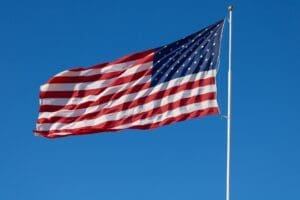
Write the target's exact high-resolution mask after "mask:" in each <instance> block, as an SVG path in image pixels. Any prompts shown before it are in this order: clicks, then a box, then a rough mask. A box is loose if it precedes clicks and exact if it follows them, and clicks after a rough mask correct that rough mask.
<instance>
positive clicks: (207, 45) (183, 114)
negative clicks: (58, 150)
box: [34, 20, 224, 138]
mask: <svg viewBox="0 0 300 200" xmlns="http://www.w3.org/2000/svg"><path fill="white" fill-rule="evenodd" d="M223 24H224V20H221V21H219V22H217V23H215V24H213V25H210V26H208V27H207V28H205V29H203V30H201V31H198V32H196V33H193V34H191V35H189V36H187V37H185V38H183V39H180V40H178V41H175V42H173V43H170V44H167V45H165V46H162V47H158V48H154V49H151V50H147V51H143V52H139V53H134V54H131V55H128V56H125V57H122V58H120V59H118V60H115V61H112V62H108V63H102V64H98V65H95V66H92V67H90V68H76V69H70V70H66V71H63V72H61V73H59V74H57V75H55V76H54V77H52V78H51V79H50V80H49V81H48V82H47V83H46V84H44V85H42V86H41V88H40V109H39V116H38V120H37V124H36V130H34V132H35V133H36V134H38V135H41V136H45V137H48V138H55V137H63V136H69V135H81V134H89V133H97V132H108V131H118V130H123V129H152V128H156V127H160V126H163V125H166V124H171V123H175V122H179V121H183V120H186V119H191V118H195V117H200V116H205V115H211V114H218V112H219V109H218V104H217V99H216V80H215V78H216V72H217V67H218V64H219V52H220V43H221V35H222V30H223Z"/></svg>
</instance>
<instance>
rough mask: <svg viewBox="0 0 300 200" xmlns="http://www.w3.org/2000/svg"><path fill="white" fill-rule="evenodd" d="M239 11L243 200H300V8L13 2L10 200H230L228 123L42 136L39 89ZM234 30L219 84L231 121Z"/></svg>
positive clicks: (5, 147) (4, 20)
mask: <svg viewBox="0 0 300 200" xmlns="http://www.w3.org/2000/svg"><path fill="white" fill-rule="evenodd" d="M230 3H233V5H234V6H235V10H234V31H233V32H234V36H233V39H234V41H233V42H234V43H233V76H234V77H233V130H232V131H233V133H232V137H233V138H232V151H233V152H232V200H239V199H243V200H253V199H255V200H266V199H272V200H282V199H300V191H299V189H300V156H299V155H300V123H299V122H300V120H299V119H300V118H299V111H300V106H299V102H300V94H299V86H300V84H299V83H300V82H299V72H300V59H299V57H300V48H299V44H300V37H299V35H300V25H299V19H300V12H299V10H300V3H299V2H297V1H292V0H287V1H279V0H272V1H271V0H268V1H267V0H262V1H259V0H253V1H231V2H229V1H217V0H212V1H200V0H194V1H192V0H185V1H177V0H172V1H162V0H152V1H121V0H119V1H117V0H110V1H96V0H94V1H92V0H91V1H78V0H68V1H67V0H52V1H32V0H27V1H21V0H19V1H15V0H10V1H5V2H4V1H3V2H1V7H0V25H1V29H0V30H1V31H0V66H1V79H0V84H1V86H2V87H1V90H2V91H1V100H0V101H1V105H2V108H1V113H2V114H1V115H0V122H1V126H0V134H1V139H0V199H3V200H23V199H30V200H40V199H43V200H54V199H55V200H57V199H64V200H65V199H72V200H82V199H88V200H92V199H97V200H99V199H103V200H120V199H122V200H135V199H137V200H153V199H157V200H160V199H163V200H166V199H172V200H182V199H191V200H192V199H203V200H204V199H205V200H222V199H224V197H225V160H226V154H225V150H226V120H225V119H221V117H220V116H211V117H206V118H198V119H194V120H190V121H186V122H182V123H177V124H174V125H170V126H165V127H162V128H159V129H155V130H150V131H138V130H126V131H122V132H119V133H114V134H94V135H87V136H78V137H67V138H61V139H53V140H49V139H45V138H42V137H35V136H34V135H33V134H32V129H34V127H35V120H36V118H37V114H38V93H39V86H40V85H41V84H43V83H44V82H45V81H46V80H47V79H48V78H50V77H51V76H52V75H54V74H56V73H58V72H60V71H62V70H65V69H68V68H71V67H77V66H86V67H88V66H90V65H93V64H96V63H101V62H104V61H109V60H113V59H115V58H118V57H120V56H123V55H126V54H128V53H132V52H136V51H141V50H145V49H149V48H152V47H157V46H160V45H162V44H165V43H168V42H171V41H174V40H177V39H179V38H181V37H182V36H184V35H187V34H190V33H192V32H195V31H197V30H200V29H201V28H203V27H205V26H207V25H209V24H211V23H213V22H215V21H217V20H219V19H221V18H223V17H225V16H226V15H227V6H228V5H229V4H230ZM227 38H228V26H226V28H225V30H224V35H223V45H222V52H221V53H222V55H221V64H220V71H219V74H218V92H219V104H220V106H221V109H222V112H223V114H225V113H226V89H227V86H226V81H227V78H226V77H227V74H226V73H227V55H228V50H227V48H228V45H227V42H228V39H227Z"/></svg>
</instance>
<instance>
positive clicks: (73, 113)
mask: <svg viewBox="0 0 300 200" xmlns="http://www.w3.org/2000/svg"><path fill="white" fill-rule="evenodd" d="M210 92H216V86H215V85H207V86H203V87H197V88H194V89H191V90H182V91H180V92H178V93H175V94H173V95H169V96H166V97H163V98H161V99H159V101H161V102H164V101H166V99H168V100H169V102H173V101H177V100H179V99H181V98H186V97H190V96H196V95H200V94H206V93H210ZM153 93H154V92H153V91H152V90H146V91H145V93H144V94H142V93H139V92H138V93H132V94H130V95H126V96H122V97H121V98H119V99H117V100H115V101H112V102H110V103H104V104H99V105H97V106H91V107H88V108H82V109H77V110H60V111H57V112H43V113H40V115H39V119H41V118H51V117H54V116H55V117H78V116H81V115H86V114H89V113H94V112H99V111H101V110H103V109H104V108H112V107H114V106H117V105H120V104H124V103H126V102H131V101H133V100H137V99H139V98H141V97H142V96H149V95H151V94H153ZM140 94H142V95H140ZM189 94H193V95H190V96H189ZM153 101H155V100H153ZM116 112H119V111H116Z"/></svg>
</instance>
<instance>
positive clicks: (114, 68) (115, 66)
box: [54, 53, 153, 77]
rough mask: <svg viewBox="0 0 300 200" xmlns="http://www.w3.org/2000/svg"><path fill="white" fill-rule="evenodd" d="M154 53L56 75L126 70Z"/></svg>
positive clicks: (85, 74) (94, 73)
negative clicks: (130, 59)
mask: <svg viewBox="0 0 300 200" xmlns="http://www.w3.org/2000/svg"><path fill="white" fill-rule="evenodd" d="M152 55H153V53H149V54H148V55H147V56H145V57H143V58H140V59H137V60H133V61H128V62H123V63H118V64H109V65H107V66H105V67H103V68H99V69H97V68H90V69H86V70H83V71H71V70H66V71H63V72H61V73H58V74H56V75H55V76H54V77H59V76H68V77H74V76H91V75H96V74H104V73H109V72H117V71H124V70H125V69H127V68H129V67H132V66H134V65H136V64H137V63H139V61H140V60H141V59H145V58H146V57H148V56H152Z"/></svg>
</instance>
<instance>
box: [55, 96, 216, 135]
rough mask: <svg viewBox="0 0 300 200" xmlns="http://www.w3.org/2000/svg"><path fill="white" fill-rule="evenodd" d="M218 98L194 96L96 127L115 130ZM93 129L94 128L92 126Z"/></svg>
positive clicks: (63, 130) (62, 130)
mask: <svg viewBox="0 0 300 200" xmlns="http://www.w3.org/2000/svg"><path fill="white" fill-rule="evenodd" d="M215 98H216V94H215V93H211V94H210V95H205V96H202V95H198V96H193V97H189V98H182V99H180V100H178V101H175V102H171V103H169V104H166V105H163V106H160V107H157V108H154V109H152V110H147V111H144V112H140V113H138V114H134V115H131V116H128V117H125V118H122V119H118V120H112V121H105V122H103V123H101V124H98V125H96V126H97V127H98V128H102V129H106V128H114V127H117V126H120V125H124V124H129V123H133V122H135V121H138V120H141V119H146V118H150V117H153V116H155V115H158V114H162V113H165V112H167V111H170V110H174V109H176V108H179V107H183V106H187V105H189V104H194V103H199V102H202V101H205V100H213V99H215ZM90 127H93V126H90ZM76 129H78V128H75V129H71V130H76ZM71 130H65V129H60V130H57V131H61V132H66V131H67V132H69V131H71Z"/></svg>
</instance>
